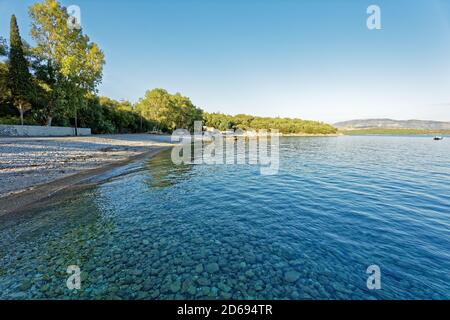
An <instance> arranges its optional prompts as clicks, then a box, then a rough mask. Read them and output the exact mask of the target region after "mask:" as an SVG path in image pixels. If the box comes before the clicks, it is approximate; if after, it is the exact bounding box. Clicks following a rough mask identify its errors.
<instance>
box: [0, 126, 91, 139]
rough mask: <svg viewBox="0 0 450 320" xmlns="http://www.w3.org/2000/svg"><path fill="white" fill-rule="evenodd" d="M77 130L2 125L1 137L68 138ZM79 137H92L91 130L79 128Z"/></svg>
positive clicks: (0, 127) (0, 129)
mask: <svg viewBox="0 0 450 320" xmlns="http://www.w3.org/2000/svg"><path fill="white" fill-rule="evenodd" d="M74 135H75V128H69V127H40V126H12V125H0V137H66V136H74ZM78 135H79V136H90V135H91V129H89V128H78Z"/></svg>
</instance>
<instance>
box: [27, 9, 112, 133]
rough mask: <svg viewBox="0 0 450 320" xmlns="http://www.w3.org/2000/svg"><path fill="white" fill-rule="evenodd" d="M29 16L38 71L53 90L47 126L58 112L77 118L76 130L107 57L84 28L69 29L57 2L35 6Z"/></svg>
mask: <svg viewBox="0 0 450 320" xmlns="http://www.w3.org/2000/svg"><path fill="white" fill-rule="evenodd" d="M29 13H30V17H31V19H32V25H31V35H32V37H33V39H34V40H35V41H36V43H37V46H36V48H35V50H34V51H35V54H36V56H37V57H39V59H38V61H39V62H40V63H39V64H40V67H39V70H40V72H41V77H42V78H43V79H45V81H44V82H45V83H46V84H47V85H48V86H49V87H50V91H49V92H50V94H49V97H50V99H51V101H50V103H49V108H48V110H47V118H48V124H51V119H52V117H53V116H54V115H55V113H56V112H59V113H62V114H63V115H64V116H66V117H74V119H75V127H77V119H78V111H79V110H81V109H84V108H86V107H87V95H88V94H90V93H94V92H95V91H96V87H97V85H98V84H99V83H100V82H101V79H102V72H103V65H104V63H105V61H104V54H103V52H102V51H101V50H100V48H99V47H98V46H97V45H96V44H95V43H92V42H91V41H90V39H89V37H88V36H86V35H84V34H83V31H82V29H81V28H80V29H76V28H70V26H69V24H68V23H67V21H69V18H70V16H69V14H68V13H67V10H66V8H64V7H63V6H61V4H60V3H59V2H58V1H57V0H44V1H43V2H40V3H35V4H33V5H32V6H31V7H30V10H29Z"/></svg>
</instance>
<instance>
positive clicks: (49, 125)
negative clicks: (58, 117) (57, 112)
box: [47, 116, 53, 127]
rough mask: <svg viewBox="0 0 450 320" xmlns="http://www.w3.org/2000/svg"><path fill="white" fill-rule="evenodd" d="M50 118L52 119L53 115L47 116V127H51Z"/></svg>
mask: <svg viewBox="0 0 450 320" xmlns="http://www.w3.org/2000/svg"><path fill="white" fill-rule="evenodd" d="M52 120H53V117H51V116H47V127H51V126H52Z"/></svg>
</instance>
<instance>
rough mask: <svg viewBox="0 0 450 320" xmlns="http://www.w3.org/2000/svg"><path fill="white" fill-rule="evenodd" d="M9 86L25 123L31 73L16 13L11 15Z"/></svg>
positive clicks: (28, 105) (21, 118)
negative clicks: (24, 115)
mask: <svg viewBox="0 0 450 320" xmlns="http://www.w3.org/2000/svg"><path fill="white" fill-rule="evenodd" d="M8 65H9V68H8V69H9V71H8V86H9V89H10V91H11V96H12V99H13V103H14V105H15V106H16V108H17V109H19V112H20V120H21V123H22V125H23V114H24V112H25V111H26V110H27V109H28V108H29V107H30V104H29V102H28V101H29V97H30V91H31V74H30V70H29V69H28V61H27V60H26V59H25V54H24V50H23V43H22V38H21V37H20V32H19V27H18V25H17V20H16V17H15V16H14V15H12V16H11V29H10V46H9V60H8Z"/></svg>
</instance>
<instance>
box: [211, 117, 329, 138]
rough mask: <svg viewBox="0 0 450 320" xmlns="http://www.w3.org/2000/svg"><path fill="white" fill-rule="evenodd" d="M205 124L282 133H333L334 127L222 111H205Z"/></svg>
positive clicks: (303, 121)
mask: <svg viewBox="0 0 450 320" xmlns="http://www.w3.org/2000/svg"><path fill="white" fill-rule="evenodd" d="M204 121H205V125H206V126H208V127H213V128H216V129H219V130H221V131H225V130H228V129H233V130H236V129H241V130H248V129H266V130H270V129H277V130H279V132H280V133H283V134H335V133H336V132H337V130H336V128H334V127H332V126H330V125H328V124H325V123H322V122H317V121H308V120H301V119H291V118H267V117H255V116H250V115H245V114H239V115H236V116H229V115H225V114H222V113H205V114H204Z"/></svg>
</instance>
